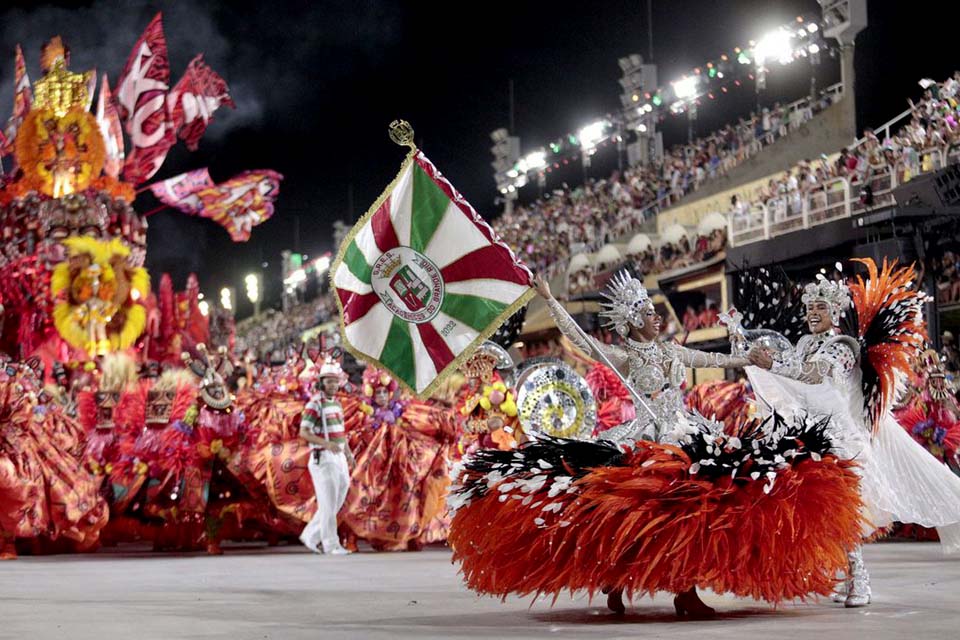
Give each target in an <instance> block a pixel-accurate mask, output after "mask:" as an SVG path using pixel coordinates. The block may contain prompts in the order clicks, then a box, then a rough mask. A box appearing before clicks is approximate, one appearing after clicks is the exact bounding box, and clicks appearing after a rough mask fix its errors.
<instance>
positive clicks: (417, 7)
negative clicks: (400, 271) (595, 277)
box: [0, 0, 960, 316]
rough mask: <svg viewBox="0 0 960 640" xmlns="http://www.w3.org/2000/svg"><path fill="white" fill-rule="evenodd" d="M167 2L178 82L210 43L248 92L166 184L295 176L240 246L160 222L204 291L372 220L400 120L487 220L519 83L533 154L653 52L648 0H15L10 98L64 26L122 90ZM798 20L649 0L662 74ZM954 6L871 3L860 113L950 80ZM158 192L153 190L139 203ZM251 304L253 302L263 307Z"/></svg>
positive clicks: (860, 43)
mask: <svg viewBox="0 0 960 640" xmlns="http://www.w3.org/2000/svg"><path fill="white" fill-rule="evenodd" d="M950 7H953V8H950ZM157 10H162V11H163V12H164V29H165V33H166V36H167V41H168V48H169V54H170V62H171V67H172V81H173V82H176V80H178V79H179V77H180V75H181V74H182V72H183V70H184V68H185V67H186V64H187V62H189V60H190V59H191V58H192V57H193V56H194V54H196V53H199V52H203V53H205V54H206V60H207V62H208V63H209V64H210V65H211V66H212V67H213V68H214V69H215V70H217V71H218V72H219V73H220V74H221V75H223V76H224V78H225V79H226V80H227V82H228V83H229V84H230V87H231V92H232V95H233V97H234V99H235V100H236V102H237V110H236V111H232V112H231V111H229V110H221V111H220V112H218V114H217V116H216V121H215V123H214V124H213V125H212V126H211V127H210V129H208V132H207V135H206V136H205V137H204V139H203V140H202V141H201V145H200V149H199V151H198V152H196V153H188V152H187V151H186V150H185V148H184V147H183V145H182V144H181V145H178V147H176V148H175V150H174V151H173V152H171V154H170V156H168V159H167V162H166V164H165V165H164V167H163V168H162V169H161V171H160V173H159V174H158V175H157V178H158V179H160V178H165V177H170V176H173V175H176V174H178V173H181V172H183V171H185V170H188V169H192V168H198V167H203V166H209V167H210V170H211V174H212V175H213V178H214V179H215V180H217V181H220V180H224V179H226V178H229V177H231V176H233V175H234V174H236V173H238V172H240V171H242V170H244V169H254V168H271V169H275V170H277V171H280V172H281V173H283V174H284V175H285V176H286V180H285V181H284V182H283V184H282V187H281V195H280V199H279V201H278V205H277V212H276V215H275V216H274V217H273V219H271V220H270V221H268V222H266V223H265V224H263V225H261V226H260V227H258V228H256V229H255V230H254V233H253V237H252V238H251V240H250V241H249V242H247V243H245V244H235V243H232V242H231V241H230V239H229V237H228V236H227V233H226V232H225V231H224V230H223V229H222V228H221V227H219V226H218V225H216V224H215V223H213V222H210V221H207V220H203V219H194V218H190V217H188V216H186V215H183V214H180V213H177V212H171V211H166V212H162V213H159V214H156V215H154V216H151V217H150V233H149V247H150V248H149V254H148V265H147V266H148V267H149V268H150V270H151V273H152V274H153V276H154V278H155V279H156V278H157V277H158V276H159V274H160V273H162V272H164V271H166V272H169V273H171V274H172V275H173V277H174V281H175V283H176V284H177V286H178V287H180V286H182V285H183V282H184V280H185V278H186V276H187V274H188V273H190V272H191V271H193V272H196V273H197V274H198V275H199V276H200V282H201V287H202V289H203V290H204V291H206V292H207V293H208V294H213V293H214V292H216V291H218V290H219V289H220V287H222V286H226V285H229V286H234V287H236V288H237V289H238V292H240V295H239V296H238V297H240V298H243V296H242V290H243V283H242V279H243V275H244V274H245V273H247V272H249V271H251V270H254V269H258V268H263V267H262V265H264V264H265V265H266V267H265V268H263V270H264V272H265V277H266V283H265V287H264V288H265V292H266V295H267V302H271V301H272V300H278V299H279V289H280V284H279V272H280V271H279V270H280V265H279V262H280V251H281V250H283V249H288V248H289V249H299V250H300V251H302V252H305V253H307V254H313V255H316V254H318V253H320V252H322V251H328V250H332V249H333V247H332V239H331V223H332V222H333V220H335V219H338V218H342V219H345V220H350V221H353V220H355V219H356V218H358V217H359V216H360V215H362V214H363V212H364V211H366V208H367V207H368V206H369V204H370V203H372V202H373V200H374V199H375V198H376V197H377V195H378V194H379V193H380V191H381V189H382V188H383V187H384V186H385V185H386V184H387V182H389V180H390V179H392V178H393V176H394V175H395V173H396V171H397V168H398V166H399V163H400V161H401V159H402V157H403V155H404V151H403V150H402V149H400V148H399V147H396V146H395V145H393V144H392V143H391V142H390V141H389V140H388V138H387V136H386V125H387V124H388V123H389V122H390V121H391V120H393V119H394V118H398V117H402V118H405V119H407V120H409V121H410V122H411V123H412V124H413V125H414V127H415V129H416V133H417V142H418V144H419V145H420V146H421V148H422V149H423V150H424V152H425V153H426V154H427V155H428V156H429V157H430V158H431V160H433V161H434V162H435V163H436V164H437V165H438V167H440V169H441V171H443V172H444V174H445V175H447V177H449V178H450V180H451V181H452V182H453V183H454V185H456V186H457V187H458V188H459V189H460V190H461V191H462V192H463V193H464V195H465V196H466V197H467V198H468V199H469V200H470V201H471V202H472V203H473V204H474V205H475V206H476V207H477V209H478V210H479V211H480V212H481V213H483V214H484V215H486V216H487V217H492V216H493V215H495V213H496V212H497V208H496V207H495V205H494V198H495V196H496V195H497V194H496V190H495V188H494V183H493V178H492V170H491V169H490V165H489V162H490V161H491V160H492V156H491V155H490V150H489V147H490V145H491V143H490V140H489V137H488V134H489V132H490V131H492V130H493V129H495V128H498V127H501V126H507V124H508V112H509V109H508V97H507V96H508V90H507V87H508V80H509V79H513V81H514V86H515V132H514V133H515V134H516V135H519V136H520V137H521V140H522V146H523V150H524V152H526V151H528V150H531V149H534V148H536V147H539V146H542V145H544V144H545V143H547V142H549V141H551V140H554V139H556V138H558V137H560V136H562V135H563V134H565V133H567V132H570V131H575V130H576V129H578V128H579V127H580V126H582V125H584V124H586V123H587V122H589V121H591V120H593V119H595V118H596V117H598V116H601V115H603V114H604V113H606V112H609V111H613V110H615V109H617V108H618V106H619V98H618V95H619V93H620V87H619V85H618V84H617V79H618V78H619V77H620V70H619V67H618V66H617V59H618V58H619V57H621V56H623V55H626V54H628V53H633V52H636V53H641V54H643V55H645V56H646V53H647V44H648V43H647V36H646V34H647V25H646V16H647V9H646V4H645V2H643V1H642V0H632V1H629V2H628V1H617V0H613V1H606V2H592V3H591V2H575V3H574V2H550V3H547V2H484V3H460V2H457V3H451V2H443V3H434V2H423V1H421V2H389V1H386V0H384V1H379V2H365V1H357V0H350V1H347V0H332V1H317V2H278V1H272V2H243V1H241V2H238V1H231V2H202V1H190V2H185V1H180V2H141V1H135V2H117V1H109V0H99V1H96V2H86V3H47V4H42V5H41V4H39V3H27V2H12V3H11V2H6V3H4V8H2V9H0V53H2V54H3V57H2V58H0V105H11V104H12V84H13V63H14V45H15V44H17V43H18V42H19V43H21V44H22V45H23V47H24V52H25V54H26V56H27V65H28V71H29V73H30V76H31V78H34V79H35V78H37V77H38V75H39V49H40V45H41V44H42V42H43V41H45V40H46V39H47V38H49V37H51V36H53V35H56V34H60V35H62V36H63V37H64V38H65V40H66V42H67V44H68V45H69V46H70V47H71V49H72V57H73V63H72V68H73V69H74V70H84V69H88V68H91V67H96V68H97V69H98V71H100V72H101V73H102V72H106V73H108V74H109V76H110V78H111V85H113V84H115V80H116V76H117V74H118V73H119V72H120V70H121V69H122V67H123V65H124V62H125V61H126V58H127V56H128V54H129V53H130V50H131V48H132V47H133V44H134V42H135V41H136V39H137V38H138V37H139V35H140V34H141V33H142V31H143V29H144V28H145V27H146V25H147V23H148V22H149V21H150V19H151V17H152V16H153V14H154V13H155V12H156V11H157ZM801 14H802V15H808V16H819V5H818V4H817V3H816V2H815V1H813V0H791V1H787V0H784V1H773V2H771V1H769V0H767V1H760V0H739V1H736V2H731V1H727V2H716V1H710V2H704V1H693V0H670V1H669V2H668V1H666V0H654V6H653V27H654V29H653V30H654V43H653V44H654V62H656V63H657V64H658V66H659V75H660V84H661V85H663V84H666V83H667V82H668V81H669V80H671V79H675V78H676V77H678V76H679V75H681V74H683V73H685V72H689V71H690V70H691V69H692V68H693V67H695V66H700V65H703V64H704V63H705V62H706V61H708V60H715V59H717V58H718V57H719V55H720V54H721V53H724V52H726V53H728V54H729V53H731V52H732V49H733V47H734V46H737V45H740V46H746V43H747V41H748V40H749V39H750V38H757V37H759V35H761V34H762V33H763V32H764V31H766V30H768V29H770V28H772V27H775V26H777V25H779V24H783V23H788V22H790V21H792V20H793V19H794V18H795V17H796V16H797V15H801ZM950 14H952V15H950ZM957 14H960V10H958V9H957V8H955V6H953V5H949V4H942V5H939V6H937V7H936V8H935V9H934V8H933V7H930V8H929V9H922V8H921V7H920V5H918V4H912V3H910V4H908V3H899V2H881V1H874V2H870V3H869V17H870V26H869V27H868V28H867V30H866V31H865V32H863V33H861V35H860V36H859V38H858V39H857V59H856V67H857V74H858V77H857V86H856V93H857V99H858V121H859V126H860V127H863V126H872V125H874V126H875V125H879V124H882V123H883V122H885V121H887V120H888V119H890V118H891V117H893V116H895V115H896V114H898V113H900V112H901V111H902V110H903V109H904V108H906V106H907V105H906V98H907V97H908V96H910V97H917V96H919V94H920V93H921V90H920V88H919V86H918V85H917V81H918V80H919V79H920V78H922V77H932V78H934V79H936V80H942V79H944V78H945V77H946V76H947V75H948V74H950V73H952V72H953V71H954V69H955V68H958V67H960V60H957V59H956V56H955V54H946V53H945V51H944V50H945V49H946V48H947V47H948V46H951V45H952V44H953V43H954V42H955V33H956V29H957V24H958V21H957ZM810 73H811V69H810V65H809V64H807V63H806V62H803V61H801V62H798V63H794V64H793V65H791V66H789V67H781V68H778V69H775V70H774V71H773V72H772V73H771V75H770V76H769V80H768V90H767V92H766V94H765V95H764V96H762V97H761V102H762V104H763V105H769V104H772V103H773V101H774V100H775V99H782V100H783V101H785V102H786V101H790V100H793V99H796V98H798V97H800V96H802V95H804V94H805V93H806V92H807V90H808V87H809V77H810ZM816 73H817V77H818V83H819V84H820V86H826V85H827V84H829V83H831V82H835V81H836V80H838V79H839V64H838V61H837V60H832V59H830V58H829V57H825V58H824V61H823V63H822V65H821V66H820V67H819V68H818V69H817V70H816ZM756 105H757V96H756V94H755V92H754V89H753V86H752V84H749V83H745V84H744V85H743V86H742V87H739V88H737V89H731V90H730V92H729V93H727V94H723V95H720V96H718V97H717V99H716V100H713V101H709V102H705V103H704V104H703V105H702V106H701V107H700V110H699V120H698V121H697V123H696V127H697V131H699V132H701V133H707V132H709V131H710V130H712V129H714V128H716V127H717V126H719V125H722V124H724V123H726V122H730V121H735V120H736V119H737V118H738V117H740V116H744V115H747V114H748V113H749V111H750V110H751V109H752V108H754V107H755V106H756ZM5 118H6V114H5V113H3V112H0V119H5ZM686 126H687V124H686V119H685V117H680V118H674V117H668V118H667V119H666V121H665V122H664V125H663V130H664V133H665V143H666V144H667V146H669V145H670V144H672V143H676V142H679V141H682V140H683V139H684V137H685V135H686ZM615 158H616V156H615V152H614V151H613V150H612V149H607V150H604V151H601V152H600V153H598V158H597V162H596V163H595V166H594V168H593V169H592V171H591V173H592V174H593V175H596V176H598V177H600V176H602V175H604V174H608V173H609V171H608V166H609V165H610V163H611V162H613V163H615ZM573 164H576V163H571V165H573ZM580 175H582V173H581V169H579V167H576V168H575V170H574V168H571V169H570V170H569V171H566V172H557V173H556V174H552V175H551V176H550V178H549V182H548V188H554V187H557V186H559V185H560V182H561V181H562V180H563V179H573V178H574V177H579V176H580ZM351 193H352V198H351ZM351 200H352V206H351ZM155 204H156V203H155V201H153V200H152V197H150V196H143V197H141V198H140V199H138V202H137V207H138V208H139V209H140V210H141V211H147V210H149V209H152V208H153V207H154V206H155ZM297 227H299V234H296V233H295V230H296V229H297ZM295 245H296V246H295ZM243 302H245V300H242V301H241V306H240V308H239V310H238V312H239V315H241V316H242V315H245V314H247V313H249V309H247V308H245V306H244V304H243Z"/></svg>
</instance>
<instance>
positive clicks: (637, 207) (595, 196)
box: [493, 93, 835, 273]
mask: <svg viewBox="0 0 960 640" xmlns="http://www.w3.org/2000/svg"><path fill="white" fill-rule="evenodd" d="M834 95H835V94H833V93H821V95H820V96H819V97H818V98H817V99H816V100H812V101H811V100H806V101H803V102H801V103H795V104H794V105H792V106H791V107H790V108H787V107H784V106H781V105H779V104H777V105H774V107H773V108H768V109H764V110H763V111H762V112H759V113H753V114H751V115H750V116H749V117H747V118H741V119H740V121H739V122H737V123H736V124H729V125H727V126H725V127H723V128H722V129H720V130H719V131H716V132H714V133H713V134H711V135H709V136H707V137H704V138H700V139H698V140H696V141H694V142H692V143H689V144H681V145H677V146H675V147H673V148H672V149H671V150H669V151H668V152H666V153H665V154H664V158H663V160H662V162H657V163H651V164H647V165H642V166H639V165H638V166H636V167H632V168H630V169H627V170H626V171H624V172H622V173H621V172H615V173H614V174H613V175H612V176H610V178H609V179H602V180H588V181H587V182H586V184H584V185H582V186H580V187H576V188H570V187H567V186H566V185H564V188H562V189H556V190H554V191H553V192H552V193H550V194H548V195H546V196H545V197H543V198H540V199H538V200H536V201H535V202H533V203H531V204H527V205H521V206H518V207H517V208H516V209H514V210H513V211H512V212H511V213H509V214H506V213H505V214H504V215H502V216H500V218H498V219H497V220H496V221H494V223H493V226H494V228H495V229H496V230H497V232H498V233H499V234H500V236H501V237H502V238H503V239H504V241H506V242H507V244H509V245H510V246H511V247H512V248H513V249H514V250H515V251H516V252H517V253H518V255H519V256H520V257H521V258H522V259H523V260H524V261H525V262H526V263H527V264H528V265H529V266H530V267H532V268H534V269H536V270H538V271H551V272H552V273H556V271H555V269H562V268H563V266H564V265H566V263H567V260H568V259H569V258H570V256H571V255H572V253H577V252H580V251H583V250H586V251H592V250H596V249H597V248H599V247H600V246H601V245H603V244H605V243H607V242H610V241H612V240H615V239H618V238H621V237H623V236H624V235H626V234H628V233H630V232H631V231H634V230H636V229H637V228H638V227H639V226H640V224H642V223H643V221H644V220H645V219H646V218H647V217H649V216H651V215H653V214H655V213H656V212H657V211H658V210H659V209H660V208H663V207H665V206H669V205H671V204H673V203H675V202H677V201H678V200H679V199H680V198H682V197H683V196H685V195H687V194H689V193H692V192H694V191H696V190H697V189H698V188H699V187H700V186H701V185H703V184H705V183H707V182H709V181H710V180H713V179H715V178H717V177H719V176H723V175H726V173H727V172H728V171H730V169H732V168H733V167H735V166H737V165H738V164H739V163H741V162H743V161H744V160H745V159H747V158H748V157H750V156H752V155H754V154H756V153H757V152H758V151H760V150H761V149H762V148H763V147H764V146H766V145H769V144H772V143H773V142H775V141H776V140H777V139H778V138H780V137H782V136H785V135H787V134H788V133H789V132H790V131H791V130H794V129H797V128H799V127H800V126H801V125H802V124H803V123H804V122H806V121H807V120H809V119H810V118H812V117H813V116H814V115H816V114H817V113H819V112H820V111H822V110H823V109H825V108H827V107H829V106H830V105H831V104H832V102H833V100H834Z"/></svg>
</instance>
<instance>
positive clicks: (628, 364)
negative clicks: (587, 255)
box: [548, 300, 750, 442]
mask: <svg viewBox="0 0 960 640" xmlns="http://www.w3.org/2000/svg"><path fill="white" fill-rule="evenodd" d="M548 306H549V308H550V314H551V315H552V316H553V319H554V320H555V321H556V323H557V327H558V328H559V329H560V331H561V332H562V333H563V335H565V336H566V337H567V338H568V339H569V340H570V341H571V342H572V343H573V344H574V345H575V346H576V347H577V348H578V349H580V350H581V351H584V352H586V353H596V352H602V353H603V354H604V355H605V356H606V357H607V359H608V360H609V361H610V363H611V364H613V366H615V367H616V368H617V370H618V371H619V372H620V373H621V374H623V375H624V377H625V378H626V380H627V382H628V383H629V384H630V386H631V387H632V388H633V390H634V391H636V392H637V393H638V394H639V395H640V397H641V398H642V399H643V400H644V401H645V402H646V404H647V406H648V407H649V408H650V410H651V412H652V413H653V415H650V413H649V412H647V411H646V410H645V409H644V408H643V407H637V417H636V418H635V419H634V420H631V421H630V422H626V423H624V424H621V425H618V426H616V427H614V428H612V429H610V430H609V431H606V432H604V434H603V438H604V439H606V440H613V441H615V442H629V441H633V440H641V439H643V440H654V441H656V442H660V441H663V440H665V439H667V434H669V433H670V432H671V431H673V426H674V425H675V424H676V423H677V421H678V419H689V418H690V417H691V416H690V414H689V412H688V411H687V410H686V409H685V408H684V405H683V394H682V392H681V390H680V386H681V385H682V384H683V381H684V379H685V378H686V369H687V367H691V368H701V367H711V368H724V369H739V368H742V367H745V366H747V365H749V364H750V362H749V360H747V359H746V358H744V357H738V356H730V355H726V354H723V353H706V352H704V351H697V350H696V349H688V348H686V347H682V346H680V345H678V344H674V343H670V342H658V341H651V342H637V341H636V340H631V339H630V338H624V342H623V344H622V345H619V346H618V345H608V344H602V343H600V342H598V341H596V340H595V339H593V338H591V337H589V336H586V335H585V334H584V333H583V332H582V330H581V329H580V328H579V327H578V326H577V324H576V321H575V320H574V319H573V318H572V317H570V314H568V313H567V311H566V309H564V308H563V306H562V305H561V304H560V303H559V302H557V301H556V300H550V301H549V302H548ZM678 414H679V415H678Z"/></svg>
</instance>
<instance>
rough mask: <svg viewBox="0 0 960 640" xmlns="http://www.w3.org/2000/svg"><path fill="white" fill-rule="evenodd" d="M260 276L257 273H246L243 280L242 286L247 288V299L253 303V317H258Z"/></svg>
mask: <svg viewBox="0 0 960 640" xmlns="http://www.w3.org/2000/svg"><path fill="white" fill-rule="evenodd" d="M260 280H261V277H260V274H259V273H248V274H247V275H246V277H244V279H243V284H244V285H245V286H246V288H247V299H248V300H250V302H252V303H253V315H254V316H255V317H256V316H259V315H260V299H261V298H262V296H261V295H260V293H261V292H260V288H261V287H260Z"/></svg>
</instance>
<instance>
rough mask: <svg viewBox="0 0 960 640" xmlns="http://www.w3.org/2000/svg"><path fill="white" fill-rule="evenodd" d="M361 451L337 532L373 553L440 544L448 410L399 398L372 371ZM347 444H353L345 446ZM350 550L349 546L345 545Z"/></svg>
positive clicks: (366, 384) (366, 383)
mask: <svg viewBox="0 0 960 640" xmlns="http://www.w3.org/2000/svg"><path fill="white" fill-rule="evenodd" d="M363 396H364V398H363V399H364V401H365V402H366V403H368V405H367V406H366V408H365V412H366V414H367V420H366V422H365V424H364V427H363V429H364V430H365V431H366V432H367V433H365V434H364V436H365V437H364V438H363V439H367V438H368V442H367V444H366V446H365V447H364V448H363V449H362V450H360V451H357V452H355V455H356V459H357V464H356V467H355V468H354V470H353V474H352V476H351V479H350V491H349V493H348V494H347V500H346V502H345V503H344V505H343V508H342V509H341V510H340V525H341V529H342V530H344V533H345V534H347V538H348V541H349V538H350V537H355V538H362V539H364V540H366V541H367V542H369V543H370V545H371V546H372V547H373V548H374V549H376V550H378V551H404V550H419V549H421V548H422V547H423V545H424V544H425V543H429V542H435V541H439V540H443V539H445V538H446V527H445V526H444V525H443V524H441V523H438V522H436V520H437V519H438V518H443V516H444V515H445V510H444V500H445V498H446V491H447V487H448V486H449V483H450V478H449V475H448V459H449V457H450V455H451V453H452V448H453V438H454V434H453V420H452V417H451V416H450V413H449V411H445V410H443V409H438V408H436V407H433V406H431V405H429V404H426V403H423V402H418V401H415V400H402V399H399V398H398V397H397V382H396V381H395V380H393V379H392V378H390V376H389V375H388V374H386V373H385V372H382V371H379V370H377V369H374V368H372V367H369V368H367V370H366V371H364V374H363ZM352 444H353V441H352V440H351V445H352ZM348 546H349V544H348Z"/></svg>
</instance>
